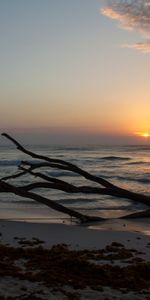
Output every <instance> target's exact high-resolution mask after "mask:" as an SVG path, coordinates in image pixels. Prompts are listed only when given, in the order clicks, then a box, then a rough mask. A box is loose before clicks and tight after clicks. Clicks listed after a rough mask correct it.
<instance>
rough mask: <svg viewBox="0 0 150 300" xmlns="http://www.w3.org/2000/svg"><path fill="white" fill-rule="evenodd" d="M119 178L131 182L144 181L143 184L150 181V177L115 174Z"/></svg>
mask: <svg viewBox="0 0 150 300" xmlns="http://www.w3.org/2000/svg"><path fill="white" fill-rule="evenodd" d="M114 178H116V179H117V180H124V181H130V182H138V183H143V184H149V183H150V178H147V177H140V178H137V177H127V176H125V177H123V176H116V177H115V176H114Z"/></svg>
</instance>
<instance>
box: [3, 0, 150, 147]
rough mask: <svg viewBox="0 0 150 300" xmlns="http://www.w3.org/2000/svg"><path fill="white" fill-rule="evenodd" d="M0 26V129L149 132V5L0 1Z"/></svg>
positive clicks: (124, 135)
mask: <svg viewBox="0 0 150 300" xmlns="http://www.w3.org/2000/svg"><path fill="white" fill-rule="evenodd" d="M0 24H1V25H0V37H1V51H0V66H1V67H0V77H1V78H0V82H1V88H0V99H1V101H0V128H1V131H7V132H11V133H14V134H15V133H16V132H19V133H20V134H21V135H22V136H24V137H26V138H27V137H29V139H31V136H32V139H33V137H34V136H35V137H36V139H37V136H38V137H39V141H40V138H41V137H42V136H43V137H44V138H45V137H46V136H48V135H49V134H52V135H53V136H55V137H56V142H58V140H59V141H60V142H63V141H64V142H65V139H66V142H68V140H67V138H68V139H70V136H71V137H72V140H73V139H75V140H76V141H77V140H78V139H79V142H80V139H81V138H82V135H84V136H85V140H86V141H87V140H89V141H90V140H91V141H92V139H93V140H94V138H95V141H97V142H99V137H100V136H101V137H102V140H103V138H104V137H105V138H104V140H103V142H105V141H106V142H107V139H109V140H113V141H114V142H115V141H116V142H118V141H121V142H122V141H125V142H130V143H132V141H133V142H135V140H136V136H138V135H142V134H144V133H150V1H148V0H147V1H142V0H137V1H115V0H114V1H100V0H42V1H41V0H25V1H20V0H13V1H12V0H2V1H0ZM93 137H94V138H93ZM110 137H111V139H110ZM145 138H148V137H146V136H145ZM57 139H58V140H57ZM140 139H141V143H142V140H143V141H144V137H143V138H140ZM54 141H55V139H54ZM138 143H139V138H138Z"/></svg>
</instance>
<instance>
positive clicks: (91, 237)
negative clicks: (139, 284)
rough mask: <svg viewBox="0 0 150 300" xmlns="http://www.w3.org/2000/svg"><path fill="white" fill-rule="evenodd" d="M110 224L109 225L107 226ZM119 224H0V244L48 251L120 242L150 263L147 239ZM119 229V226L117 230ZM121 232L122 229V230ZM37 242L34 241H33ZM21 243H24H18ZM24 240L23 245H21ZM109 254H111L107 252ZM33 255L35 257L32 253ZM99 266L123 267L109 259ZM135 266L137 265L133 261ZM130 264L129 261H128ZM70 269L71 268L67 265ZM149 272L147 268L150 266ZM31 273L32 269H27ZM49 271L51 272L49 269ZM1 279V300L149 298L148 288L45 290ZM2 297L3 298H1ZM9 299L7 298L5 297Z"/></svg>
mask: <svg viewBox="0 0 150 300" xmlns="http://www.w3.org/2000/svg"><path fill="white" fill-rule="evenodd" d="M109 225H110V224H109ZM123 225H124V224H123V223H120V224H119V226H120V231H119V230H114V229H113V230H112V228H113V227H112V228H111V229H109V230H108V229H107V230H105V229H104V228H103V226H102V227H101V226H97V228H99V229H101V230H95V229H89V228H87V227H82V226H75V225H64V224H40V223H27V222H16V221H4V220H1V221H0V233H1V235H0V239H1V245H6V244H10V245H12V246H13V247H18V246H19V247H20V246H21V247H24V246H32V243H31V244H29V245H28V244H26V242H27V241H32V242H33V245H34V241H38V240H40V241H43V242H44V243H41V244H40V241H39V244H38V242H37V245H36V242H35V245H36V246H38V245H41V246H42V247H44V248H47V249H49V248H50V247H52V246H53V245H58V244H67V245H69V249H73V250H82V249H89V250H91V251H92V250H95V249H103V248H105V247H106V246H107V245H111V244H112V243H114V242H115V243H119V244H120V243H121V244H122V245H124V246H125V248H126V249H131V248H134V249H136V250H137V251H138V252H139V253H138V255H137V253H135V257H137V256H138V258H140V259H144V260H145V262H148V263H149V262H150V236H148V235H144V234H142V233H139V232H129V231H126V230H127V229H126V226H123ZM119 226H118V227H119ZM122 229H123V230H122ZM36 239H37V240H36ZM20 241H21V242H22V241H23V243H20ZM24 241H25V244H24ZM109 252H111V251H110V250H109ZM109 254H110V253H109ZM33 255H34V254H33ZM95 263H98V264H101V265H102V264H105V265H106V263H107V264H108V265H111V264H113V266H114V265H115V264H116V265H118V266H121V265H122V259H117V260H115V259H112V258H111V259H110V260H107V262H106V261H105V262H104V261H103V260H100V261H96V262H95ZM135 263H136V262H135ZM18 264H20V265H19V266H21V267H22V268H23V264H24V262H23V260H22V261H21V260H18V261H17V260H16V265H17V266H18ZM126 264H128V261H123V266H125V265H126ZM129 264H131V262H129ZM70 268H71V266H70ZM149 269H150V267H149ZM30 271H31V270H30ZM48 272H51V270H48ZM8 275H9V274H8V273H7V275H6V276H1V278H0V279H1V280H0V299H24V300H25V299H52V300H55V299H58V300H67V299H72V300H73V299H74V300H85V299H86V300H88V299H89V300H92V299H93V300H99V299H102V300H103V299H137V300H138V299H150V289H146V290H145V291H144V292H143V289H142V288H141V289H139V290H135V289H133V290H132V288H131V287H130V289H124V288H122V289H120V288H118V289H117V288H112V287H110V286H105V284H104V286H102V284H101V286H100V288H99V289H98V288H93V287H91V286H87V287H84V288H80V287H78V286H77V287H76V288H75V287H73V286H72V284H71V282H69V280H68V282H66V284H64V285H63V286H62V287H61V288H60V287H59V288H58V287H56V288H54V287H53V288H52V287H48V286H46V285H45V283H44V281H43V282H42V281H40V282H39V281H32V280H24V279H23V278H22V279H20V278H17V277H15V276H12V274H11V276H8ZM3 297H5V298H3ZM8 297H9V298H8Z"/></svg>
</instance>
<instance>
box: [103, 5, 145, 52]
mask: <svg viewBox="0 0 150 300" xmlns="http://www.w3.org/2000/svg"><path fill="white" fill-rule="evenodd" d="M101 13H102V14H103V15H105V16H107V17H109V18H112V19H114V20H117V21H118V22H119V24H120V25H121V27H122V28H124V29H127V30H135V31H137V32H139V34H140V35H142V36H143V37H144V38H145V40H143V41H140V42H137V43H135V44H133V45H127V47H128V48H135V49H138V50H140V51H142V52H143V53H150V1H149V0H126V1H125V0H120V1H119V0H114V1H107V4H106V6H105V7H103V8H102V9H101Z"/></svg>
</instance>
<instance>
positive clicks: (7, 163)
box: [0, 159, 21, 167]
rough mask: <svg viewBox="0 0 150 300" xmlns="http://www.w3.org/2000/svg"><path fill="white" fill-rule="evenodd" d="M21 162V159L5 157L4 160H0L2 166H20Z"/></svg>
mask: <svg viewBox="0 0 150 300" xmlns="http://www.w3.org/2000/svg"><path fill="white" fill-rule="evenodd" d="M20 163H21V160H16V159H14V160H6V159H3V160H0V166H2V167H3V166H5V167H7V166H8V167H9V166H19V164H20Z"/></svg>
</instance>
